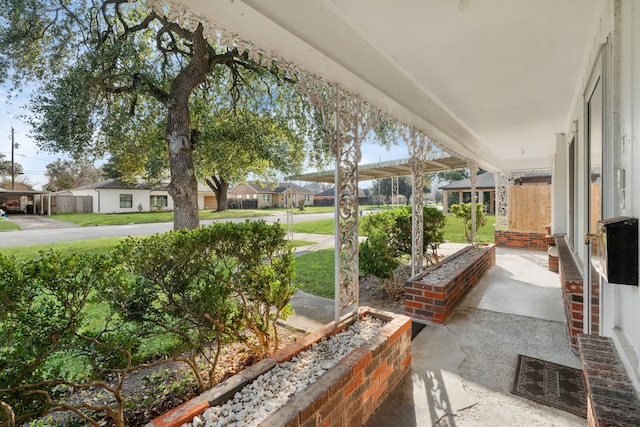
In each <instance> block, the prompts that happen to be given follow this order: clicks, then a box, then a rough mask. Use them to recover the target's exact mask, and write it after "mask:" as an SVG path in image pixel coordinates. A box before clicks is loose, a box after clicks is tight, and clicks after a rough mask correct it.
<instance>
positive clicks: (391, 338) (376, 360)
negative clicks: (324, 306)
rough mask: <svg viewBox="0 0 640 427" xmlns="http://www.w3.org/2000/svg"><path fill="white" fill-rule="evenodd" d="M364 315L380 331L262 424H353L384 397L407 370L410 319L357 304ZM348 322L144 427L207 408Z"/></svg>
mask: <svg viewBox="0 0 640 427" xmlns="http://www.w3.org/2000/svg"><path fill="white" fill-rule="evenodd" d="M365 314H369V315H371V316H373V317H376V318H378V319H381V320H384V321H385V322H386V323H385V325H384V326H383V327H382V329H381V330H380V332H379V334H378V335H377V336H376V337H374V338H372V339H371V340H369V341H368V342H367V343H365V344H363V345H361V346H360V347H357V348H356V349H354V350H353V351H352V352H351V353H349V354H348V355H347V356H345V357H344V358H343V359H342V360H341V361H340V362H339V363H338V364H337V365H336V366H334V367H333V368H331V369H329V370H328V371H327V372H326V373H325V374H324V375H323V376H321V377H320V378H319V379H318V380H317V381H316V382H315V383H313V384H311V385H310V386H309V387H308V388H307V389H306V390H304V392H303V393H300V394H298V395H296V396H294V397H292V398H291V400H289V402H287V404H285V405H284V406H282V407H281V408H279V409H278V410H277V411H275V412H274V413H272V414H271V415H269V417H267V418H266V419H265V420H264V421H263V422H262V423H261V424H260V425H261V426H263V427H267V426H272V427H297V426H318V427H320V426H326V427H328V426H336V425H342V426H357V425H362V424H364V422H365V421H366V420H367V419H368V418H369V417H370V416H371V414H373V412H374V411H375V410H376V408H377V407H378V406H379V405H380V403H382V401H383V400H384V398H385V397H386V396H387V395H388V394H389V393H390V392H391V390H393V389H394V388H395V387H396V386H397V385H398V384H399V383H400V381H401V380H402V379H403V378H404V376H405V375H406V374H407V373H408V372H409V370H410V368H411V319H409V318H408V317H407V316H403V315H401V314H394V313H389V312H385V311H381V310H376V309H373V308H370V307H360V310H359V317H362V316H364V315H365ZM347 326H348V324H341V325H338V326H337V327H334V323H333V322H331V323H329V324H327V325H326V326H324V327H323V328H321V329H319V330H317V331H315V332H314V333H312V334H310V335H307V336H306V337H304V338H302V339H300V340H298V341H297V342H295V343H294V344H292V345H290V346H288V347H286V348H284V349H282V350H280V351H278V352H277V353H274V354H273V355H271V357H269V358H267V359H264V360H262V361H260V362H259V363H257V364H255V365H253V366H251V367H249V368H247V369H245V370H243V371H241V372H240V373H238V374H236V375H234V376H233V377H231V378H228V379H227V380H226V381H224V382H222V383H221V384H219V385H217V386H216V387H214V388H212V389H210V390H207V391H206V392H204V393H203V394H201V395H200V396H198V397H196V398H194V399H191V400H190V401H189V402H186V403H184V404H183V405H181V406H179V407H177V408H175V409H173V410H172V411H170V412H168V413H166V414H164V415H162V416H160V417H158V418H156V419H154V420H153V421H151V422H150V423H149V424H147V426H146V427H161V426H162V427H177V426H180V425H181V424H183V423H185V422H189V421H191V420H192V419H193V417H195V416H196V415H200V414H202V413H203V412H204V411H206V410H207V408H209V407H211V406H216V405H219V404H221V403H224V402H225V401H227V400H228V399H229V398H231V397H233V395H234V394H235V393H236V392H238V391H239V390H241V389H242V387H244V386H245V385H247V384H249V383H251V382H252V381H253V380H254V379H256V378H258V377H259V376H260V375H262V374H263V373H265V372H267V371H268V370H270V369H271V368H273V367H274V366H275V365H276V364H278V363H282V362H286V361H289V360H291V359H292V358H293V357H294V356H296V355H297V354H299V353H301V352H303V351H304V350H306V349H307V348H309V347H311V345H313V344H314V343H317V342H319V341H320V340H321V339H322V338H324V337H329V336H331V335H334V334H337V333H338V332H340V331H342V330H344V329H345V328H346V327H347Z"/></svg>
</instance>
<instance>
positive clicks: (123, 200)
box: [120, 194, 133, 209]
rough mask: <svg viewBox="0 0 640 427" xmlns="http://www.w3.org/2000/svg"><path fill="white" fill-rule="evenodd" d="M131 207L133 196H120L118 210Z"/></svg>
mask: <svg viewBox="0 0 640 427" xmlns="http://www.w3.org/2000/svg"><path fill="white" fill-rule="evenodd" d="M132 207H133V194H121V195H120V208H122V209H126V208H132Z"/></svg>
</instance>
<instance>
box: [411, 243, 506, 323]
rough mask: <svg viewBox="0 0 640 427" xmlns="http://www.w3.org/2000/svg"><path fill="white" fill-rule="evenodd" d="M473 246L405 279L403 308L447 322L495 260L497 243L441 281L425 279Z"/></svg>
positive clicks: (417, 315) (423, 317)
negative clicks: (435, 281)
mask: <svg viewBox="0 0 640 427" xmlns="http://www.w3.org/2000/svg"><path fill="white" fill-rule="evenodd" d="M470 250H474V247H473V246H468V247H466V248H464V249H461V250H459V251H458V252H456V253H455V254H453V255H451V256H449V257H447V258H445V259H444V260H443V261H442V262H440V263H438V264H436V265H432V266H431V267H429V268H427V269H426V270H425V271H424V273H422V274H420V275H418V276H416V277H414V278H411V279H409V280H407V281H406V282H405V288H404V289H405V294H404V312H405V313H406V314H407V315H408V316H411V317H412V318H413V319H415V320H418V321H425V322H433V323H444V322H445V321H446V320H447V318H448V317H449V316H450V315H451V314H452V313H453V311H454V310H455V308H456V307H457V306H458V305H459V304H460V302H462V300H463V299H464V297H465V296H466V295H467V293H469V291H470V290H471V289H473V287H474V286H476V285H477V284H478V282H479V281H480V278H481V277H482V276H483V275H484V274H485V273H486V272H487V271H488V270H489V269H490V268H491V267H492V266H494V265H495V263H496V247H495V245H488V246H485V247H483V248H482V250H480V251H479V253H478V254H476V255H475V256H473V257H472V258H471V259H470V260H468V262H466V263H465V264H464V265H461V266H460V267H458V268H456V269H455V270H454V271H453V272H451V273H450V274H448V275H447V276H446V277H445V278H443V279H442V280H440V281H439V282H438V283H426V282H425V281H423V279H424V278H425V277H426V276H428V275H429V274H431V273H432V272H434V271H436V270H437V269H439V268H441V267H442V266H444V265H445V264H447V263H449V262H451V261H452V260H454V259H455V258H457V257H459V256H461V255H463V254H465V253H466V252H467V251H470Z"/></svg>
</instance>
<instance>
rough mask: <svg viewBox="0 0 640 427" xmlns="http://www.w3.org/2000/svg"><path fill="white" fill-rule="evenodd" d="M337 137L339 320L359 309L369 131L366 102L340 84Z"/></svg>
mask: <svg viewBox="0 0 640 427" xmlns="http://www.w3.org/2000/svg"><path fill="white" fill-rule="evenodd" d="M332 89H333V91H334V93H333V96H332V98H333V100H334V106H335V111H334V120H335V135H334V136H335V139H334V141H333V145H332V147H331V148H332V150H333V154H334V156H335V159H336V172H335V184H336V187H335V191H336V193H335V197H336V209H335V220H336V223H335V238H336V242H335V248H336V249H335V321H336V324H337V323H338V322H340V321H341V320H343V319H348V318H350V317H352V316H355V315H357V312H358V281H359V279H358V162H359V160H360V156H361V153H360V143H361V138H362V137H364V135H365V134H366V129H365V128H366V126H365V114H363V103H362V101H361V100H360V98H359V97H357V96H354V95H352V94H349V93H348V92H346V91H344V90H342V89H341V88H339V87H334V88H332Z"/></svg>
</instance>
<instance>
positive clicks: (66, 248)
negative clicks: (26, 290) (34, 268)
mask: <svg viewBox="0 0 640 427" xmlns="http://www.w3.org/2000/svg"><path fill="white" fill-rule="evenodd" d="M122 239H124V237H101V238H98V239H86V240H73V241H70V242H56V243H47V244H44V245H25V246H5V247H0V252H2V253H3V254H5V255H13V256H14V257H16V259H18V260H21V261H26V260H32V259H36V258H38V257H39V256H40V255H39V253H40V252H41V251H48V250H54V251H56V252H60V253H62V254H72V253H75V252H82V253H85V254H104V253H107V252H109V251H111V250H113V248H115V247H116V245H117V244H118V243H119V242H120V240H122Z"/></svg>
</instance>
